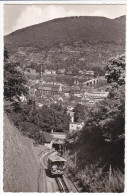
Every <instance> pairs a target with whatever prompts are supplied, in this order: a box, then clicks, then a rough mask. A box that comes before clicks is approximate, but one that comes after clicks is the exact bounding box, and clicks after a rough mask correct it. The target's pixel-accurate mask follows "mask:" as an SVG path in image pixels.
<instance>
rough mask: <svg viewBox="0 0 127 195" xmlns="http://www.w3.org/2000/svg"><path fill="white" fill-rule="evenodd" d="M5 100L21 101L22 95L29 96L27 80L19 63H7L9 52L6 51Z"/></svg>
mask: <svg viewBox="0 0 127 195" xmlns="http://www.w3.org/2000/svg"><path fill="white" fill-rule="evenodd" d="M4 55H5V56H4V62H5V63H4V98H5V99H6V100H10V101H14V99H17V100H19V99H20V96H21V95H26V94H28V89H27V86H26V83H27V80H26V78H25V75H24V74H23V72H22V70H21V69H20V67H19V64H18V63H11V62H9V60H8V61H7V59H8V58H9V57H8V52H7V50H6V49H5V51H4Z"/></svg>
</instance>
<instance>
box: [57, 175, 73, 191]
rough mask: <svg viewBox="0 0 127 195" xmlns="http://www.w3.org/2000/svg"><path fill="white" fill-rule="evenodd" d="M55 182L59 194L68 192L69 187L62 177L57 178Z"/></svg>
mask: <svg viewBox="0 0 127 195" xmlns="http://www.w3.org/2000/svg"><path fill="white" fill-rule="evenodd" d="M55 180H56V183H57V185H58V188H59V191H60V192H70V187H69V186H68V185H67V183H66V181H65V178H64V176H58V177H56V178H55Z"/></svg>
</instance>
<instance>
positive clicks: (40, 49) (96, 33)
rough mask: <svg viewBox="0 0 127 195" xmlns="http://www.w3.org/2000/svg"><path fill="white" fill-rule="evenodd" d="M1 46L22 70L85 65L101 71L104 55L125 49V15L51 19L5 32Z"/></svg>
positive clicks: (104, 62) (114, 54)
mask: <svg viewBox="0 0 127 195" xmlns="http://www.w3.org/2000/svg"><path fill="white" fill-rule="evenodd" d="M5 47H6V48H7V49H8V51H9V54H10V58H9V59H10V60H11V61H12V62H20V66H21V68H22V69H23V70H26V68H32V69H36V71H37V72H40V71H41V67H42V68H43V70H44V69H45V68H47V69H53V70H58V69H60V68H65V69H66V70H74V69H76V70H77V69H78V70H83V69H86V70H93V71H95V72H96V73H97V74H99V75H104V74H105V68H106V64H107V61H108V59H109V58H110V57H114V56H117V55H118V54H122V53H124V52H125V16H122V17H119V18H116V19H108V18H104V17H92V16H91V17H86V16H82V17H68V18H59V19H54V20H51V21H48V22H44V23H41V24H37V25H33V26H30V27H27V28H24V29H21V30H17V31H15V32H13V33H11V34H9V35H7V36H5Z"/></svg>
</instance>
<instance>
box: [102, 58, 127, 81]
mask: <svg viewBox="0 0 127 195" xmlns="http://www.w3.org/2000/svg"><path fill="white" fill-rule="evenodd" d="M106 76H107V80H108V83H112V82H117V83H119V84H125V55H124V54H122V55H118V56H116V57H115V58H110V59H109V61H108V65H107V72H106Z"/></svg>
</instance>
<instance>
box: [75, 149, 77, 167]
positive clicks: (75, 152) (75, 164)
mask: <svg viewBox="0 0 127 195" xmlns="http://www.w3.org/2000/svg"><path fill="white" fill-rule="evenodd" d="M76 166H77V152H76V151H75V168H76Z"/></svg>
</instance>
